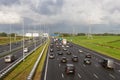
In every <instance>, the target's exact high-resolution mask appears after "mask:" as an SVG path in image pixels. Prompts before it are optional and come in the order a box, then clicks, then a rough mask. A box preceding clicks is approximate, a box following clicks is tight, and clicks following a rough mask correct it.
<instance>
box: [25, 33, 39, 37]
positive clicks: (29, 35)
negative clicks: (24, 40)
mask: <svg viewBox="0 0 120 80" xmlns="http://www.w3.org/2000/svg"><path fill="white" fill-rule="evenodd" d="M25 36H26V37H39V33H26V34H25Z"/></svg>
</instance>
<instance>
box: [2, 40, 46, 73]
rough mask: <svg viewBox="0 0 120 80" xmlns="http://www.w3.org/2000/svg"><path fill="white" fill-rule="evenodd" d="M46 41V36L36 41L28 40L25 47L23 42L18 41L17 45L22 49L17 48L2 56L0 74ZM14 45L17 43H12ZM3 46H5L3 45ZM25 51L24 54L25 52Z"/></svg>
mask: <svg viewBox="0 0 120 80" xmlns="http://www.w3.org/2000/svg"><path fill="white" fill-rule="evenodd" d="M44 41H45V39H44V38H42V39H40V38H36V39H35V42H34V41H33V40H26V41H25V42H24V43H25V45H24V49H23V47H22V46H21V45H23V44H22V43H21V42H17V44H16V45H17V46H18V47H20V49H17V50H15V51H13V52H12V53H9V54H8V55H6V56H3V57H1V58H0V64H2V65H0V74H2V73H3V71H4V70H7V69H9V68H10V67H11V66H12V65H14V64H15V63H17V62H18V61H19V60H20V59H22V58H24V57H25V56H26V55H28V54H29V53H30V52H31V51H33V50H34V49H36V48H37V47H38V46H40V45H41V44H42V43H43V42H44ZM12 45H13V47H14V48H15V47H16V45H14V43H12ZM3 47H5V46H4V45H3ZM23 53H24V54H23Z"/></svg>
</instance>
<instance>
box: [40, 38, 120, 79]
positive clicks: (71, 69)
mask: <svg viewBox="0 0 120 80" xmlns="http://www.w3.org/2000/svg"><path fill="white" fill-rule="evenodd" d="M41 80H120V61H119V60H116V59H113V58H110V57H108V56H105V55H102V54H100V53H98V52H95V51H92V50H90V49H87V48H84V47H82V46H79V45H77V44H73V43H71V42H68V41H67V40H65V39H64V40H61V39H59V38H51V42H50V45H49V49H48V54H47V57H46V61H45V65H44V70H43V74H42V78H41Z"/></svg>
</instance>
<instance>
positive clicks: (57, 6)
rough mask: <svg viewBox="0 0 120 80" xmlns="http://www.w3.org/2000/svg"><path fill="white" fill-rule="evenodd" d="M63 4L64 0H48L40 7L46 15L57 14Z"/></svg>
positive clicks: (41, 11)
mask: <svg viewBox="0 0 120 80" xmlns="http://www.w3.org/2000/svg"><path fill="white" fill-rule="evenodd" d="M50 6H51V8H50ZM62 6H63V0H56V2H53V1H51V0H47V1H44V2H43V3H42V5H41V7H40V13H41V14H44V15H55V14H57V13H60V11H61V8H62Z"/></svg>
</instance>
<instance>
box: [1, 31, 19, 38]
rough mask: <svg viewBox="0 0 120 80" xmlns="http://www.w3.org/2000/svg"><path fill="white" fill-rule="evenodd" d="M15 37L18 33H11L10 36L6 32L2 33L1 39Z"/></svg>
mask: <svg viewBox="0 0 120 80" xmlns="http://www.w3.org/2000/svg"><path fill="white" fill-rule="evenodd" d="M15 35H17V34H16V33H10V34H8V33H5V32H1V33H0V37H9V36H11V37H15Z"/></svg>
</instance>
